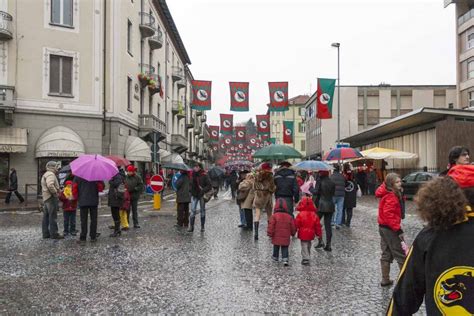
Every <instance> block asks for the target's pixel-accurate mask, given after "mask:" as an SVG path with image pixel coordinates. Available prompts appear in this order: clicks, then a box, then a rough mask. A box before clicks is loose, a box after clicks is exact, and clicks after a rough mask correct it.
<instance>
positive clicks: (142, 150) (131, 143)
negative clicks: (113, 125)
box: [125, 136, 151, 162]
mask: <svg viewBox="0 0 474 316" xmlns="http://www.w3.org/2000/svg"><path fill="white" fill-rule="evenodd" d="M125 158H127V159H128V160H130V161H141V162H150V161H151V149H150V146H148V144H147V143H146V142H145V141H144V140H143V139H141V138H138V137H135V136H128V138H127V141H126V142H125Z"/></svg>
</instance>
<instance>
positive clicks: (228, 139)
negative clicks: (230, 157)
mask: <svg viewBox="0 0 474 316" xmlns="http://www.w3.org/2000/svg"><path fill="white" fill-rule="evenodd" d="M224 145H225V148H227V149H229V148H231V146H232V135H225V136H224Z"/></svg>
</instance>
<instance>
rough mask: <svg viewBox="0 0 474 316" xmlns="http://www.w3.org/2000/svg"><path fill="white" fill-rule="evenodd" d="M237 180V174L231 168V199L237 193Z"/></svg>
mask: <svg viewBox="0 0 474 316" xmlns="http://www.w3.org/2000/svg"><path fill="white" fill-rule="evenodd" d="M237 180H239V176H238V175H237V171H236V170H232V172H231V173H230V176H229V181H230V191H231V193H232V199H235V197H236V194H237V188H238V187H239V186H238V184H237Z"/></svg>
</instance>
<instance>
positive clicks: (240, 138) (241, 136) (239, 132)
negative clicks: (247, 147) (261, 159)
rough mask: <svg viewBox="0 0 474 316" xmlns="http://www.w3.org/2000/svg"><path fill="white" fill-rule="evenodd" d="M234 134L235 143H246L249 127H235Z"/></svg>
mask: <svg viewBox="0 0 474 316" xmlns="http://www.w3.org/2000/svg"><path fill="white" fill-rule="evenodd" d="M234 132H235V133H234V134H235V141H236V142H239V143H241V142H245V140H246V137H245V136H246V134H247V133H246V132H247V127H246V126H236V127H234Z"/></svg>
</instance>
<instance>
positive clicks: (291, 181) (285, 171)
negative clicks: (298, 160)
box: [274, 161, 300, 215]
mask: <svg viewBox="0 0 474 316" xmlns="http://www.w3.org/2000/svg"><path fill="white" fill-rule="evenodd" d="M290 167H291V163H289V162H288V161H283V162H282V163H280V169H278V170H277V172H276V173H275V177H274V179H275V186H276V190H275V199H278V198H282V199H285V200H286V204H287V206H288V210H289V212H290V214H291V215H293V210H294V204H296V203H298V201H299V199H300V189H299V187H298V182H297V181H296V173H295V171H294V170H291V169H289V168H290Z"/></svg>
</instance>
